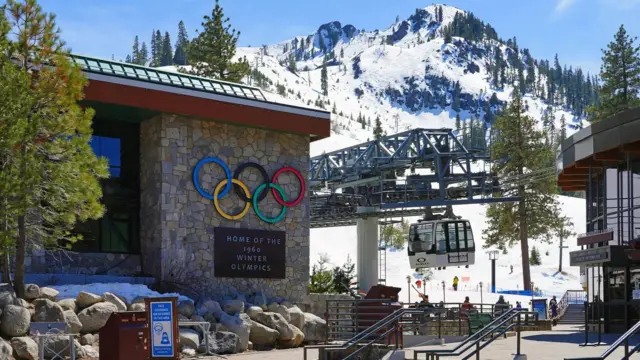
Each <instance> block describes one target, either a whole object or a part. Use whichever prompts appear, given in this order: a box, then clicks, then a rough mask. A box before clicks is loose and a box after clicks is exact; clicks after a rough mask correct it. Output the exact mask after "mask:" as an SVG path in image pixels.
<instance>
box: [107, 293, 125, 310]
mask: <svg viewBox="0 0 640 360" xmlns="http://www.w3.org/2000/svg"><path fill="white" fill-rule="evenodd" d="M102 299H104V301H105V302H108V303H111V304H113V305H115V306H116V308H118V311H127V304H125V302H124V301H122V299H120V298H119V297H118V296H117V295H115V294H112V293H110V292H106V293H104V294H102Z"/></svg>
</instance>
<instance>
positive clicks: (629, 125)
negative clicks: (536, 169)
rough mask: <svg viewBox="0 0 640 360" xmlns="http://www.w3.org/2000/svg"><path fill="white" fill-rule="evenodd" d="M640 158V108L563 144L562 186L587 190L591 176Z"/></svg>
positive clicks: (560, 162) (560, 159)
mask: <svg viewBox="0 0 640 360" xmlns="http://www.w3.org/2000/svg"><path fill="white" fill-rule="evenodd" d="M637 158H640V108H635V109H630V110H627V111H625V112H622V113H620V114H617V115H614V116H611V117H609V118H606V119H603V120H601V121H599V122H597V123H594V124H592V125H591V126H589V127H586V128H584V129H582V130H580V131H578V132H576V133H575V134H573V135H572V136H570V137H568V138H567V139H565V140H564V141H563V142H562V148H561V150H560V154H559V155H558V158H557V172H558V186H559V187H560V188H562V190H564V191H582V190H585V189H586V186H587V180H588V178H589V174H590V173H591V175H595V174H596V173H598V172H600V171H602V170H603V169H607V168H615V167H617V166H619V165H621V164H624V163H626V162H627V161H631V160H635V159H637Z"/></svg>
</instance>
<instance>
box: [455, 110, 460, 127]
mask: <svg viewBox="0 0 640 360" xmlns="http://www.w3.org/2000/svg"><path fill="white" fill-rule="evenodd" d="M456 130H460V113H458V112H456Z"/></svg>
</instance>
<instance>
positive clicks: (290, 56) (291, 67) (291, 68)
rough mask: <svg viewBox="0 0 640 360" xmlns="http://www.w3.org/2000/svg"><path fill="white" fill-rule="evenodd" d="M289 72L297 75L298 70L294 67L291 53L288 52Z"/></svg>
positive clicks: (294, 60) (294, 63)
mask: <svg viewBox="0 0 640 360" xmlns="http://www.w3.org/2000/svg"><path fill="white" fill-rule="evenodd" d="M288 67H289V71H291V72H292V73H294V74H295V73H297V72H298V68H297V67H296V59H295V58H294V57H293V53H292V52H290V53H289V66H288Z"/></svg>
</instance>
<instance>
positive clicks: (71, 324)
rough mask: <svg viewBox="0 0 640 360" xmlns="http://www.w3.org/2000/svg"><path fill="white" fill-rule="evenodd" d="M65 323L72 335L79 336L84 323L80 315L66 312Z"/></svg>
mask: <svg viewBox="0 0 640 360" xmlns="http://www.w3.org/2000/svg"><path fill="white" fill-rule="evenodd" d="M64 322H65V323H67V330H68V331H69V333H71V334H79V333H80V331H82V322H80V318H78V315H76V313H74V312H73V311H71V310H66V311H65V312H64Z"/></svg>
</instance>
